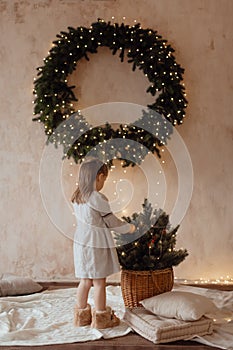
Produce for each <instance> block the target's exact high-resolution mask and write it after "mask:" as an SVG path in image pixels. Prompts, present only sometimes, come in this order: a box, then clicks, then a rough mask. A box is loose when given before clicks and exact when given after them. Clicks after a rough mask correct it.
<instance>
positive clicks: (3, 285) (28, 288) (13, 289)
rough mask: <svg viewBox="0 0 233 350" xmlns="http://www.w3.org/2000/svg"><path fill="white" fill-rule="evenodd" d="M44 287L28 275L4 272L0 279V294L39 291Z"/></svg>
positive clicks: (20, 293)
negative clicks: (21, 275)
mask: <svg viewBox="0 0 233 350" xmlns="http://www.w3.org/2000/svg"><path fill="white" fill-rule="evenodd" d="M42 289H43V287H42V286H41V285H40V284H39V283H37V282H35V281H33V280H32V279H31V278H28V277H20V276H15V275H12V274H9V273H6V274H3V275H2V276H1V279H0V296H1V297H5V296H8V295H23V294H31V293H36V292H39V291H41V290H42Z"/></svg>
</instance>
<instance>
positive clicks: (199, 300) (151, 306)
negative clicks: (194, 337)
mask: <svg viewBox="0 0 233 350" xmlns="http://www.w3.org/2000/svg"><path fill="white" fill-rule="evenodd" d="M141 304H142V305H143V306H144V308H145V309H147V310H149V311H150V312H152V313H153V314H156V315H159V316H163V317H169V318H177V319H179V320H183V321H195V320H199V319H200V318H201V317H202V316H204V315H205V316H208V314H209V315H210V314H214V313H215V312H217V311H218V308H217V307H216V305H215V304H214V303H213V302H212V301H211V300H210V299H208V298H206V297H205V296H203V295H199V294H195V293H190V292H180V291H171V292H167V293H163V294H159V295H156V296H154V297H151V298H148V299H144V300H142V301H141Z"/></svg>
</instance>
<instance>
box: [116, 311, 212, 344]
mask: <svg viewBox="0 0 233 350" xmlns="http://www.w3.org/2000/svg"><path fill="white" fill-rule="evenodd" d="M123 319H124V320H125V321H126V323H127V324H128V325H129V326H130V327H131V328H133V329H134V330H135V331H136V332H137V333H138V334H140V335H141V336H142V337H144V338H146V339H148V340H150V341H152V342H153V343H155V344H159V343H168V342H172V341H176V340H180V339H184V340H188V339H192V338H194V337H195V336H202V335H206V334H211V333H212V332H213V321H212V320H211V319H207V318H205V317H202V318H201V319H200V320H198V321H189V322H187V321H182V320H177V319H174V318H165V317H159V316H156V315H154V314H152V313H151V312H150V311H147V310H146V309H145V308H144V307H140V308H134V309H126V311H125V314H124V317H123Z"/></svg>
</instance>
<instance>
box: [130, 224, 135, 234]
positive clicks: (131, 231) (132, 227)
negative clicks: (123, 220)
mask: <svg viewBox="0 0 233 350" xmlns="http://www.w3.org/2000/svg"><path fill="white" fill-rule="evenodd" d="M135 231H136V226H135V225H133V224H130V230H129V233H134V232H135Z"/></svg>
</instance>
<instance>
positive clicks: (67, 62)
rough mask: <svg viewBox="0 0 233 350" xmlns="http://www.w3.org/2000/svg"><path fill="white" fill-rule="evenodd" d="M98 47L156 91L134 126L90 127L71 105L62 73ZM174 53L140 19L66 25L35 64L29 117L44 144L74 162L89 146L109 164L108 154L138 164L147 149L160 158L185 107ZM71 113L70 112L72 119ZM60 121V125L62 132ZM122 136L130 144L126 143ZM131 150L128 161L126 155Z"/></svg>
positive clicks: (72, 97) (69, 88)
mask: <svg viewBox="0 0 233 350" xmlns="http://www.w3.org/2000/svg"><path fill="white" fill-rule="evenodd" d="M102 46H105V47H108V48H109V49H110V50H111V52H112V54H113V55H115V54H116V53H117V52H119V57H120V59H121V62H123V60H124V58H125V56H126V57H127V60H128V62H129V63H131V64H132V69H133V71H134V70H135V69H136V68H139V69H140V70H142V71H143V73H144V75H145V76H146V77H147V78H148V80H149V83H150V85H149V87H148V89H147V93H150V94H152V96H155V95H156V93H158V94H159V96H157V97H156V100H155V102H154V103H152V104H151V105H148V106H147V107H148V110H147V109H146V110H143V111H142V116H141V117H140V118H139V119H138V120H136V121H135V122H134V123H133V124H129V125H120V126H119V127H117V128H113V127H112V126H111V125H110V124H109V123H106V124H105V125H102V126H98V127H92V126H91V125H90V124H89V123H88V122H87V120H86V119H85V117H84V116H83V115H81V113H80V111H75V109H74V105H73V103H74V102H75V101H78V99H77V97H76V96H75V94H74V92H73V90H74V88H75V86H69V85H68V81H67V77H68V76H69V75H70V74H72V72H73V71H74V70H75V69H76V67H77V64H78V61H79V60H81V59H82V58H85V59H86V60H88V61H89V54H93V53H97V51H98V48H99V47H102ZM173 52H174V49H173V48H172V47H171V46H170V45H169V44H168V43H167V40H164V39H163V38H162V37H161V35H158V33H157V32H156V31H154V30H152V29H142V28H141V26H140V24H139V23H137V24H135V25H133V26H129V25H126V24H124V23H122V24H121V25H119V24H118V23H115V24H111V23H110V22H108V23H106V22H105V21H104V20H101V19H99V20H98V21H97V22H95V23H92V25H91V26H90V28H86V27H78V28H76V29H75V28H72V27H68V31H67V32H64V31H62V32H60V34H58V35H57V40H55V41H54V42H53V47H52V48H51V49H50V51H49V55H48V56H47V57H46V58H44V65H43V66H41V67H38V68H37V70H38V74H37V75H38V77H37V78H36V79H35V81H34V90H33V93H34V95H35V99H34V115H35V117H34V118H33V121H38V122H41V123H43V124H44V129H45V133H46V135H47V142H52V143H54V144H55V146H57V145H58V144H62V145H63V147H64V156H65V157H68V158H70V157H72V158H73V159H74V160H75V162H76V163H78V162H80V161H82V159H83V158H84V157H85V155H86V154H87V153H89V152H90V150H92V155H94V156H100V154H99V153H101V154H102V153H104V155H105V156H104V160H105V161H106V160H107V161H109V162H110V163H111V160H112V159H113V158H119V159H121V160H123V162H122V164H123V166H128V165H135V163H136V164H140V162H141V160H142V159H143V158H144V157H145V156H146V154H147V153H148V152H149V151H150V152H152V153H156V154H157V155H158V156H159V157H160V151H159V147H160V146H162V145H164V144H166V142H167V140H168V138H169V137H170V135H171V134H172V128H173V126H174V125H176V124H181V123H182V120H183V118H184V117H185V108H186V106H187V101H186V98H185V88H184V84H183V83H181V81H182V80H183V73H184V69H183V68H182V67H181V66H180V65H179V64H178V63H176V60H175V57H174V55H173ZM71 116H74V118H73V119H72V122H71V119H70V117H71ZM161 116H163V118H162V119H161ZM66 121H67V123H66ZM167 121H168V122H169V123H168V122H167ZM59 125H60V126H61V125H63V127H64V128H62V130H63V131H62V132H61V130H60V129H61V128H59ZM58 129H59V132H58ZM77 130H78V134H77ZM148 130H150V132H149V131H148ZM77 135H78V137H77ZM117 138H118V139H119V138H121V139H125V140H123V141H125V142H122V143H121V145H120V146H119V145H118V146H117V148H116V146H115V144H114V139H117ZM127 140H132V141H135V142H134V144H133V145H129V144H128V143H127ZM106 141H110V144H109V147H107V148H106V147H105V151H104V152H103V149H102V146H101V147H98V145H102V144H103V142H105V143H106ZM142 146H145V147H142ZM145 149H146V150H145ZM132 152H133V154H134V159H133V160H132V159H130V157H128V155H129V154H132Z"/></svg>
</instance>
